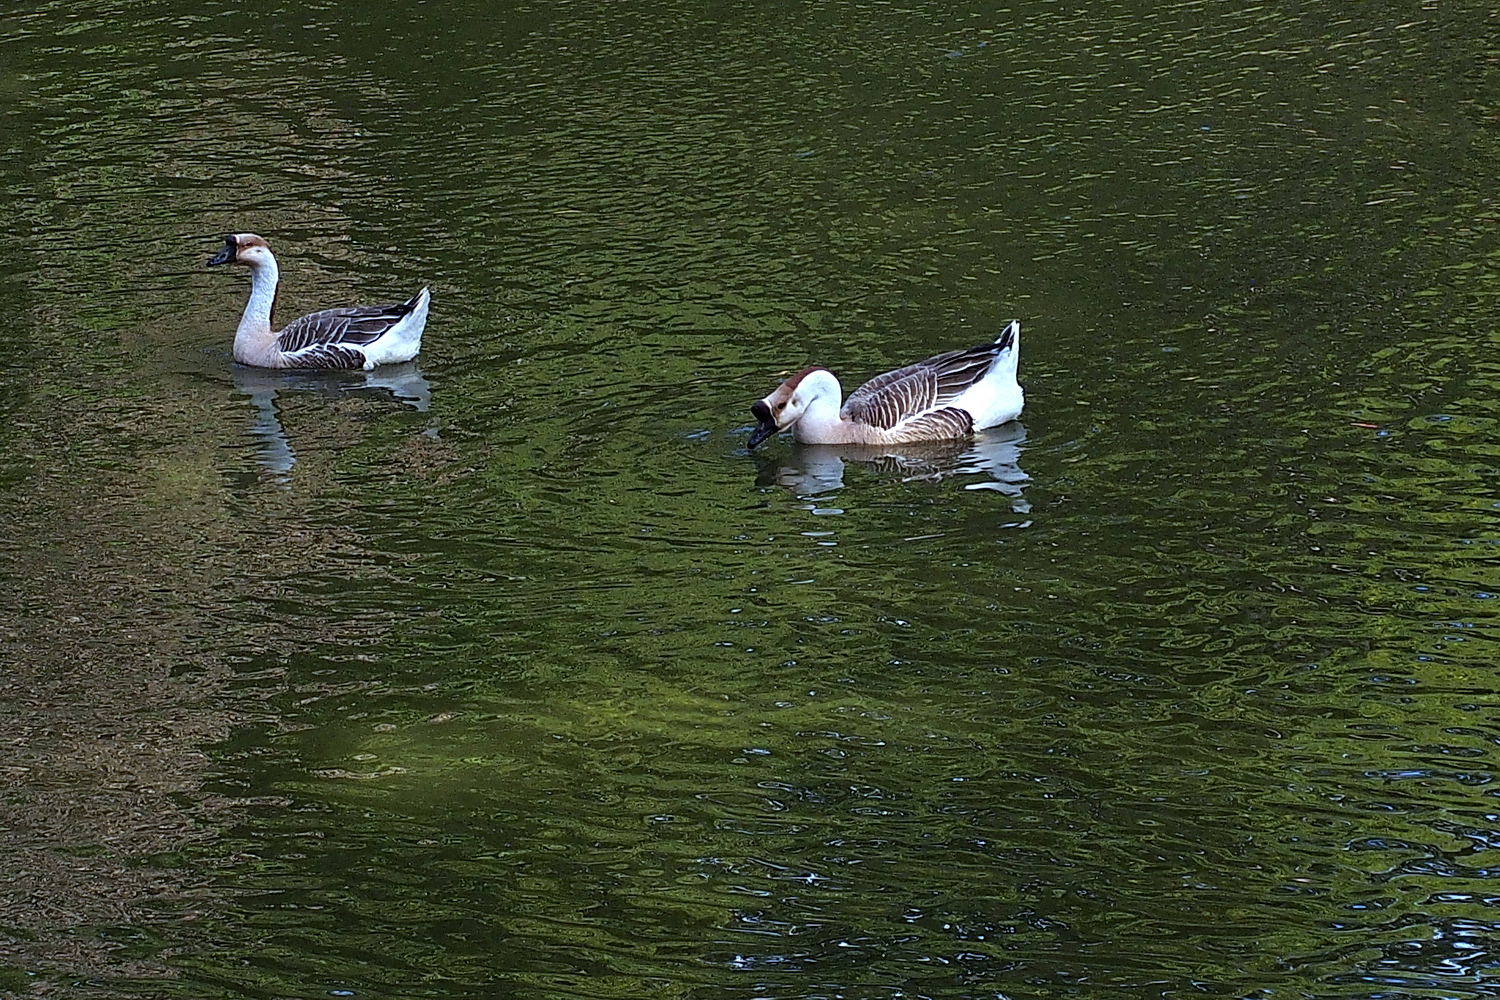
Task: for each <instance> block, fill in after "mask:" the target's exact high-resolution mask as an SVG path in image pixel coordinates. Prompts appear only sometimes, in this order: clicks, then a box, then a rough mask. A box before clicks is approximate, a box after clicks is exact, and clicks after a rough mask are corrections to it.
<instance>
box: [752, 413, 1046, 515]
mask: <svg viewBox="0 0 1500 1000" xmlns="http://www.w3.org/2000/svg"><path fill="white" fill-rule="evenodd" d="M1025 443H1026V428H1025V427H1024V426H1023V425H1022V424H1021V422H1020V421H1017V420H1013V421H1011V422H1010V423H1007V424H1003V425H1001V426H999V427H994V428H991V429H989V430H986V431H980V432H979V433H978V434H975V435H974V437H973V438H970V439H966V440H954V441H933V442H929V443H925V444H910V445H858V444H847V445H840V444H801V445H795V446H793V447H792V449H791V450H790V451H789V452H785V453H782V454H781V455H779V456H778V458H777V460H775V461H766V462H764V463H763V464H762V465H761V466H760V470H759V475H758V476H757V477H756V482H757V484H758V485H761V486H769V485H772V484H775V485H778V486H785V487H787V488H788V489H790V490H791V491H792V492H793V493H794V494H796V495H797V496H799V497H808V498H811V497H815V496H818V495H819V494H825V493H829V492H831V491H833V490H838V489H842V488H843V486H844V466H845V465H846V464H847V463H849V462H854V463H857V464H859V465H863V466H866V467H867V468H869V469H871V470H873V471H874V472H876V473H877V474H881V475H894V476H899V477H900V478H901V481H902V482H912V481H920V480H932V481H934V482H935V481H937V480H941V479H948V478H951V477H953V476H972V475H979V476H983V477H985V478H984V479H982V480H979V481H976V482H970V483H965V484H964V489H967V490H993V491H995V492H996V493H1000V494H1002V495H1004V496H1006V497H1009V498H1010V506H1011V510H1013V511H1015V512H1016V513H1018V514H1025V513H1028V512H1030V510H1031V505H1030V504H1029V503H1027V501H1026V498H1025V496H1024V495H1023V492H1022V491H1023V489H1024V487H1025V484H1026V483H1027V482H1029V481H1030V477H1029V476H1027V475H1026V473H1025V472H1023V471H1021V450H1022V446H1023V445H1024V444H1025Z"/></svg>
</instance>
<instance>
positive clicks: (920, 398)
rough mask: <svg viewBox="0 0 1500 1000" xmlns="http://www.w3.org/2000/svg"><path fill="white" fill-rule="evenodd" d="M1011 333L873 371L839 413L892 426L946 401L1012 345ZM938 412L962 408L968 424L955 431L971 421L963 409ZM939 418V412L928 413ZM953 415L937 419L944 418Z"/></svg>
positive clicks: (985, 369)
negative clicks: (924, 358) (904, 365)
mask: <svg viewBox="0 0 1500 1000" xmlns="http://www.w3.org/2000/svg"><path fill="white" fill-rule="evenodd" d="M1012 339H1013V338H1011V337H1002V338H1001V339H1000V340H999V341H996V342H995V343H992V344H980V345H979V346H978V347H971V348H968V349H967V350H959V351H947V352H945V353H943V354H938V355H935V356H933V357H930V358H928V359H927V360H926V361H918V362H917V363H916V364H913V365H907V366H906V367H905V368H897V369H896V370H895V371H892V372H886V373H885V374H884V375H877V376H875V377H874V378H872V379H870V381H868V382H866V383H865V384H864V385H862V386H860V387H859V388H858V389H855V390H854V391H853V392H852V393H850V394H849V398H848V399H847V400H846V401H845V402H844V408H843V416H844V417H845V418H846V419H848V420H854V421H858V422H860V423H866V424H870V425H871V426H874V427H880V428H883V429H885V430H890V429H891V428H892V427H895V426H896V425H897V424H899V423H901V422H902V421H905V420H911V419H912V418H913V417H918V416H921V415H922V414H924V413H926V411H928V410H932V409H935V408H937V407H946V406H947V405H948V404H949V403H951V402H953V401H954V400H955V399H957V398H958V397H959V396H961V395H962V394H963V393H964V391H965V390H967V389H969V388H971V387H973V386H974V385H975V384H976V383H977V382H979V381H980V380H981V379H983V378H984V376H985V375H986V374H987V373H988V372H989V370H990V367H991V366H992V365H993V364H994V363H995V358H996V357H997V356H998V355H999V354H1000V352H1002V351H1004V350H1005V349H1006V348H1007V347H1009V346H1010V343H1011V340H1012ZM938 412H939V413H950V412H951V413H962V414H963V416H964V418H965V420H967V421H968V424H969V427H967V428H965V429H964V430H962V431H960V432H958V433H960V434H967V433H969V431H970V430H972V429H973V426H972V425H973V421H972V420H970V419H969V415H968V414H967V413H965V412H964V411H962V410H939V411H938ZM932 416H933V417H934V418H937V416H938V415H937V414H932ZM951 419H953V418H951V417H947V416H944V417H942V418H940V419H939V423H940V424H943V423H945V422H946V421H949V420H951Z"/></svg>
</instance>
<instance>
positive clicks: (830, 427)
mask: <svg viewBox="0 0 1500 1000" xmlns="http://www.w3.org/2000/svg"><path fill="white" fill-rule="evenodd" d="M1020 355H1021V323H1020V321H1019V320H1012V321H1011V322H1010V323H1009V324H1008V325H1007V326H1006V327H1005V329H1004V330H1002V331H1001V332H1000V336H998V337H996V338H995V340H994V341H993V342H991V343H988V344H980V345H979V346H978V347H971V348H969V349H968V350H961V351H947V352H945V353H943V354H938V355H935V356H933V357H930V358H928V359H926V360H925V361H918V362H917V363H916V364H911V365H907V366H906V367H905V368H898V369H896V370H895V371H891V372H886V373H885V374H884V375H877V376H875V377H874V378H872V379H870V381H868V382H866V383H865V384H864V385H862V386H860V387H859V388H858V389H855V390H854V391H853V392H852V393H850V394H849V399H848V401H846V402H844V403H843V405H842V406H840V405H839V404H840V401H841V400H842V399H843V389H842V388H841V387H840V386H839V380H838V379H836V378H834V376H833V373H832V372H830V371H829V370H828V369H827V368H823V367H820V366H813V367H811V368H804V369H802V371H800V372H798V373H797V374H795V375H793V376H792V377H791V378H789V379H787V380H786V381H785V382H783V383H781V385H780V386H779V387H777V389H776V391H775V392H773V393H771V394H770V395H769V396H767V397H765V398H764V399H761V400H757V401H756V402H755V403H754V405H752V406H751V407H750V412H751V413H752V414H753V415H754V416H755V419H756V422H757V427H756V428H755V431H754V433H752V434H751V435H750V447H751V448H754V447H755V446H756V445H758V444H760V443H761V442H762V441H764V440H765V439H766V438H768V437H771V436H772V435H774V434H776V433H777V432H779V431H787V430H789V431H791V432H792V436H793V437H794V438H796V440H798V441H799V442H801V443H803V444H875V445H884V444H916V443H918V442H922V441H942V440H946V439H949V438H962V437H967V436H968V435H970V434H972V433H973V432H974V431H978V430H983V429H984V428H986V427H995V426H997V425H999V424H1003V423H1005V422H1006V421H1008V420H1014V419H1015V418H1016V417H1018V416H1020V415H1021V407H1022V404H1023V402H1024V398H1023V395H1022V392H1021V386H1020V385H1019V384H1018V383H1017V382H1016V364H1017V362H1018V361H1019V359H1020Z"/></svg>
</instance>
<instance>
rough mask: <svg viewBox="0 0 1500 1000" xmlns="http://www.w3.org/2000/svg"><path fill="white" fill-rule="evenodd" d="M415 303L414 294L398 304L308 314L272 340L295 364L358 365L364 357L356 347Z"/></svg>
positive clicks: (374, 337)
mask: <svg viewBox="0 0 1500 1000" xmlns="http://www.w3.org/2000/svg"><path fill="white" fill-rule="evenodd" d="M420 294H421V293H420V292H419V293H418V295H420ZM416 304H417V296H416V295H414V296H412V297H411V298H409V299H407V300H406V301H405V302H402V303H400V304H399V305H390V306H346V307H344V308H342V309H324V310H323V311H322V312H315V313H308V314H307V315H306V316H302V317H300V318H298V319H295V320H293V321H292V322H290V323H288V324H287V326H286V329H284V330H282V331H281V333H280V335H279V336H278V337H277V339H276V340H277V346H278V348H280V350H281V352H282V353H283V354H287V355H295V356H296V358H297V361H298V365H299V367H306V368H359V367H361V366H362V365H363V364H364V363H365V356H364V353H363V352H361V351H360V350H358V348H360V347H364V346H367V345H369V344H372V343H374V342H375V341H376V340H379V339H380V338H381V337H382V336H383V335H384V334H385V333H386V332H387V331H389V330H390V328H391V327H393V326H395V325H396V323H398V322H400V321H401V319H402V318H403V317H405V316H407V315H408V314H410V313H411V311H412V310H413V309H414V308H416Z"/></svg>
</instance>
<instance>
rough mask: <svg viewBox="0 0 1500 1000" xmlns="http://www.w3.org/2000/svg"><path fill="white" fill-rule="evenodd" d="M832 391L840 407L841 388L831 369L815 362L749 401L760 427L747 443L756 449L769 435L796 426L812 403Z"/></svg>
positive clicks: (834, 403)
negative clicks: (765, 395)
mask: <svg viewBox="0 0 1500 1000" xmlns="http://www.w3.org/2000/svg"><path fill="white" fill-rule="evenodd" d="M830 392H831V393H832V397H831V398H832V401H833V405H834V406H835V407H837V406H838V403H839V396H840V394H841V390H840V389H839V383H838V380H837V379H835V378H834V377H833V373H832V372H830V371H829V370H828V369H827V368H820V367H818V366H816V365H814V366H813V367H811V368H804V369H802V370H801V371H800V372H798V373H797V374H795V375H793V376H792V377H791V378H789V379H787V380H786V381H785V382H783V383H781V385H779V386H777V387H776V391H775V392H773V393H771V394H770V395H769V396H767V397H765V398H764V399H758V400H756V401H755V402H754V403H752V404H750V413H751V415H752V416H754V417H755V420H756V423H757V426H756V428H755V430H754V432H753V433H751V435H750V441H749V445H748V446H749V447H750V448H754V447H755V446H756V445H758V444H760V443H761V442H762V441H764V440H765V439H766V438H768V437H771V436H773V435H774V434H776V433H778V432H780V431H784V430H787V429H789V428H791V427H793V426H795V425H796V423H797V421H799V420H801V419H802V415H803V414H804V413H806V412H807V408H808V407H809V406H812V405H813V403H815V402H817V401H819V400H822V399H826V398H829V393H830Z"/></svg>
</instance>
